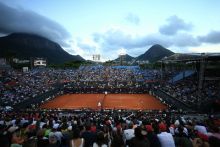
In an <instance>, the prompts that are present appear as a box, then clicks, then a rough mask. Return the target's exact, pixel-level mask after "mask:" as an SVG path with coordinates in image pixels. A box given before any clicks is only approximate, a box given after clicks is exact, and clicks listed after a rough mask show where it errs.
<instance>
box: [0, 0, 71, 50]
mask: <svg viewBox="0 0 220 147" xmlns="http://www.w3.org/2000/svg"><path fill="white" fill-rule="evenodd" d="M0 14H1V16H0V33H1V34H6V35H7V34H10V33H14V32H24V33H33V34H37V35H40V36H43V37H46V38H48V39H51V40H53V41H55V42H57V43H59V44H60V45H61V46H62V47H70V45H69V43H68V39H69V38H70V37H71V35H70V33H69V32H68V31H67V30H66V29H65V28H64V27H63V26H61V25H60V24H58V23H57V22H55V21H53V20H51V19H49V18H47V17H45V16H42V15H40V14H37V13H35V12H33V11H29V10H25V9H23V8H20V7H16V8H12V7H9V6H7V5H5V4H3V3H1V2H0Z"/></svg>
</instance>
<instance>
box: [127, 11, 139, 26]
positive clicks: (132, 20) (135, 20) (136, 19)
mask: <svg viewBox="0 0 220 147" xmlns="http://www.w3.org/2000/svg"><path fill="white" fill-rule="evenodd" d="M125 20H126V21H127V22H129V23H131V24H134V25H139V23H140V19H139V17H138V16H137V15H135V14H133V13H129V14H128V15H127V16H126V17H125Z"/></svg>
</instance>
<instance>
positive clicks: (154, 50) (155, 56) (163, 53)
mask: <svg viewBox="0 0 220 147" xmlns="http://www.w3.org/2000/svg"><path fill="white" fill-rule="evenodd" d="M173 54H174V53H173V52H172V51H170V50H168V49H166V48H164V47H163V46H161V45H159V44H155V45H153V46H152V47H151V48H149V49H148V50H147V51H146V52H145V53H144V54H142V55H140V56H138V57H137V58H136V61H146V60H148V61H149V62H156V61H158V60H160V59H162V58H164V57H168V56H171V55H173Z"/></svg>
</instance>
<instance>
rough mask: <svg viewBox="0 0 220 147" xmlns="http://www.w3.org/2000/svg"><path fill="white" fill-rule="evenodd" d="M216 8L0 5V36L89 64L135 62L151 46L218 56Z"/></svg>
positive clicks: (103, 1) (29, 0) (39, 1)
mask: <svg viewBox="0 0 220 147" xmlns="http://www.w3.org/2000/svg"><path fill="white" fill-rule="evenodd" d="M219 6H220V1H219V0H0V36H5V35H8V34H10V33H13V32H25V33H33V34H37V35H41V36H43V37H46V38H48V39H50V40H52V41H55V42H57V43H59V44H60V45H61V47H62V48H63V49H64V50H66V51H67V52H69V53H70V54H73V55H80V56H82V57H83V58H85V59H89V60H91V59H92V55H94V54H100V55H101V60H102V61H106V60H112V59H115V58H117V57H118V55H119V54H129V55H131V56H133V57H137V56H139V55H140V54H143V53H144V52H146V51H147V49H149V48H150V47H151V46H152V45H154V44H160V45H162V46H164V47H165V48H168V49H170V50H171V51H173V52H175V53H203V52H205V53H208V52H215V53H217V52H220V13H219V12H220V11H219Z"/></svg>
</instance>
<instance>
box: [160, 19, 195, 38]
mask: <svg viewBox="0 0 220 147" xmlns="http://www.w3.org/2000/svg"><path fill="white" fill-rule="evenodd" d="M192 27H193V25H192V24H191V23H186V22H184V20H183V19H181V18H179V17H177V16H176V15H174V16H171V17H169V18H168V19H167V24H165V25H163V26H161V27H160V28H159V32H160V33H161V34H164V35H175V34H177V33H178V32H179V31H190V30H192Z"/></svg>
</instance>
